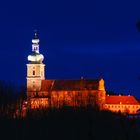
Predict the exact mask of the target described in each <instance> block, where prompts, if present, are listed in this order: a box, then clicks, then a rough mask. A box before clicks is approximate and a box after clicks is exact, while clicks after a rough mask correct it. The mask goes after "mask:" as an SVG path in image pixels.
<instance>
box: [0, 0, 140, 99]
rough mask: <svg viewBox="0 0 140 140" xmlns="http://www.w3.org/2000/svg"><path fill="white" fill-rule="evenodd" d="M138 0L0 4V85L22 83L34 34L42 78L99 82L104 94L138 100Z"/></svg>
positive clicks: (44, 1) (32, 1)
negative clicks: (1, 82)
mask: <svg viewBox="0 0 140 140" xmlns="http://www.w3.org/2000/svg"><path fill="white" fill-rule="evenodd" d="M138 20H140V1H139V0H130V1H128V0H123V1H122V0H116V1H115V0H114V1H112V0H92V1H87V0H85V1H82V0H79V1H76V0H70V1H66V0H59V1H58V0H50V1H47V0H43V1H41V0H38V1H35V0H30V1H29V0H27V1H26V0H24V1H20V0H15V1H14V0H13V1H10V0H9V1H6V0H5V1H1V2H0V53H1V54H0V59H1V69H0V79H1V80H3V79H4V80H5V81H11V82H13V83H15V84H18V85H23V84H25V83H26V79H25V77H26V63H27V56H28V54H30V53H31V39H32V37H33V30H34V29H37V30H38V32H39V37H40V40H41V42H40V52H41V53H43V54H44V56H45V61H44V63H45V64H46V78H48V79H78V78H80V77H81V76H83V77H85V78H98V77H103V78H104V80H105V85H106V88H107V89H108V90H112V91H115V92H121V93H126V94H133V95H136V96H137V97H139V98H140V79H139V77H140V55H139V54H140V33H139V32H138V30H137V29H136V22H137V21H138Z"/></svg>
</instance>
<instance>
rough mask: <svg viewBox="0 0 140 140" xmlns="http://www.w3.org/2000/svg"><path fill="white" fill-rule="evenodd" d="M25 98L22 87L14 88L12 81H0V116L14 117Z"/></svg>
mask: <svg viewBox="0 0 140 140" xmlns="http://www.w3.org/2000/svg"><path fill="white" fill-rule="evenodd" d="M25 98H26V92H25V88H24V87H20V88H16V87H15V86H14V85H13V84H12V83H8V82H5V81H0V118H15V117H16V114H17V113H16V111H17V110H20V109H21V107H22V102H23V100H25Z"/></svg>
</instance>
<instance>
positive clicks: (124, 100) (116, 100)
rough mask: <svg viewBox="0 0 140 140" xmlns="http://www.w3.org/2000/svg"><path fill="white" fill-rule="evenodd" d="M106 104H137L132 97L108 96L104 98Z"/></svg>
mask: <svg viewBox="0 0 140 140" xmlns="http://www.w3.org/2000/svg"><path fill="white" fill-rule="evenodd" d="M106 104H139V105H140V103H139V102H138V101H137V100H136V98H135V97H134V96H124V95H121V96H120V95H118V96H117V95H109V96H106Z"/></svg>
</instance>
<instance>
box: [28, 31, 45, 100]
mask: <svg viewBox="0 0 140 140" xmlns="http://www.w3.org/2000/svg"><path fill="white" fill-rule="evenodd" d="M39 41H40V40H39V38H38V34H37V32H35V34H34V37H33V39H32V53H31V54H30V55H29V56H28V64H27V77H26V78H27V97H28V98H30V97H34V96H35V95H36V93H37V92H38V91H39V90H40V88H41V81H42V80H44V79H45V65H44V64H43V60H44V56H43V55H42V54H40V53H39Z"/></svg>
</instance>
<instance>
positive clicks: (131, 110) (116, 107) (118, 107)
mask: <svg viewBox="0 0 140 140" xmlns="http://www.w3.org/2000/svg"><path fill="white" fill-rule="evenodd" d="M105 109H106V110H110V111H113V112H122V113H128V114H136V113H137V111H138V110H139V109H140V105H139V104H138V105H133V104H105Z"/></svg>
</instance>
